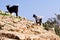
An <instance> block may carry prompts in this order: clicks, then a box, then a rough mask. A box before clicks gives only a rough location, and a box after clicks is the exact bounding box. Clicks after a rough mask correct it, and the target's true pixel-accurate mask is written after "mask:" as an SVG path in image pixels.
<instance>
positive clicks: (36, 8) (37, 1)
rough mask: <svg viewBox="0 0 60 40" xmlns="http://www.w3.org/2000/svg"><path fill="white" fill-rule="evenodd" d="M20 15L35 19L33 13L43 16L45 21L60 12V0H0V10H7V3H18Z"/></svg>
mask: <svg viewBox="0 0 60 40" xmlns="http://www.w3.org/2000/svg"><path fill="white" fill-rule="evenodd" d="M18 4H19V11H18V14H19V16H22V17H26V18H27V19H29V20H34V18H33V17H32V15H33V14H36V15H37V16H43V22H45V21H46V20H47V19H48V18H51V17H54V14H55V13H57V14H59V13H60V0H0V10H2V11H7V9H6V5H11V6H12V5H18Z"/></svg>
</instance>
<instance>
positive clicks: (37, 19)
mask: <svg viewBox="0 0 60 40" xmlns="http://www.w3.org/2000/svg"><path fill="white" fill-rule="evenodd" d="M33 17H34V18H35V21H36V23H37V24H40V25H41V23H42V18H40V17H38V16H36V15H35V14H33Z"/></svg>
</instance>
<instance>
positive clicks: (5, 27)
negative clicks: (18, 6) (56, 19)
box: [0, 11, 60, 40]
mask: <svg viewBox="0 0 60 40" xmlns="http://www.w3.org/2000/svg"><path fill="white" fill-rule="evenodd" d="M0 40H60V38H59V36H57V35H56V34H55V33H54V32H51V31H46V30H44V28H43V26H42V25H41V26H40V25H36V24H35V23H34V22H33V21H30V20H28V19H26V18H23V17H15V16H12V15H11V14H9V13H5V12H3V11H0Z"/></svg>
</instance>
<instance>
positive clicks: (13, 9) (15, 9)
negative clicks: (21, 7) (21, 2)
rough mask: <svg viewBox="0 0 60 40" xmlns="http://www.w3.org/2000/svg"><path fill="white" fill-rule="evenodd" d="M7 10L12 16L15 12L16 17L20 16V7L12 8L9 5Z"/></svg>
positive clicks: (14, 6)
mask: <svg viewBox="0 0 60 40" xmlns="http://www.w3.org/2000/svg"><path fill="white" fill-rule="evenodd" d="M6 7H7V10H8V11H9V12H10V13H11V14H12V13H13V12H15V13H16V16H18V6H17V5H13V6H12V7H9V5H7V6H6Z"/></svg>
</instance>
